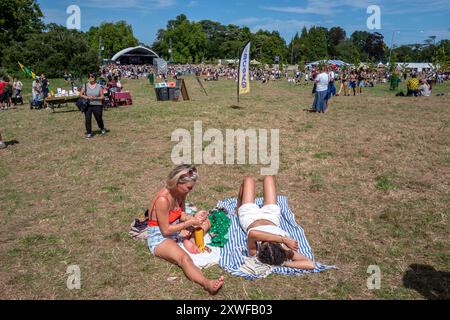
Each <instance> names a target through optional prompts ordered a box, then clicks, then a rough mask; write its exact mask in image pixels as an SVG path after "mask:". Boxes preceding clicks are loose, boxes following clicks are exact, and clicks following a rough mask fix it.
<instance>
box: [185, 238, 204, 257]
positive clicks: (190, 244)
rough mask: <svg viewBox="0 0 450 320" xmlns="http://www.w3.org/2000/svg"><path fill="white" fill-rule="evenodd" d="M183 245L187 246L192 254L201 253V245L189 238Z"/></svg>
mask: <svg viewBox="0 0 450 320" xmlns="http://www.w3.org/2000/svg"><path fill="white" fill-rule="evenodd" d="M183 245H184V247H185V248H186V250H187V251H188V252H189V253H191V254H197V253H200V249H199V247H198V246H197V245H196V244H195V243H194V242H192V241H191V240H188V239H186V240H184V241H183Z"/></svg>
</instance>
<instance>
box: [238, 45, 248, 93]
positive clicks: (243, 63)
mask: <svg viewBox="0 0 450 320" xmlns="http://www.w3.org/2000/svg"><path fill="white" fill-rule="evenodd" d="M238 85H239V95H241V94H245V93H249V92H250V42H249V43H247V45H246V46H245V48H244V50H243V51H242V55H241V59H240V60H239V83H238Z"/></svg>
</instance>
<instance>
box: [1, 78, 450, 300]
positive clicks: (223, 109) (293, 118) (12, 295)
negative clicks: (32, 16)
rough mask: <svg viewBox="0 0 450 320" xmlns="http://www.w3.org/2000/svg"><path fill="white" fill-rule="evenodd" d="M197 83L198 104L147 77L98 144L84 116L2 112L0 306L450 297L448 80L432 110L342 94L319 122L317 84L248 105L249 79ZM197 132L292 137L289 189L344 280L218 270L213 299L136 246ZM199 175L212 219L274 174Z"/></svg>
mask: <svg viewBox="0 0 450 320" xmlns="http://www.w3.org/2000/svg"><path fill="white" fill-rule="evenodd" d="M186 81H187V88H188V90H189V93H190V96H191V101H183V102H156V99H155V94H154V91H153V89H152V88H151V87H150V85H149V84H148V81H146V80H130V81H125V82H124V85H125V87H126V88H128V89H129V90H130V91H131V92H132V94H133V99H134V105H133V106H132V107H120V108H116V109H108V110H107V111H105V113H104V120H105V124H106V126H107V128H108V129H110V132H109V133H108V134H107V135H105V136H101V135H96V136H95V137H94V138H93V139H92V140H90V141H88V140H86V139H85V138H84V117H83V115H82V114H80V113H79V112H78V110H76V107H75V106H74V105H69V106H67V107H64V108H60V109H56V110H55V112H51V111H48V110H30V109H29V108H28V106H27V105H26V104H25V105H24V106H19V107H17V108H14V109H12V110H8V111H1V112H0V132H1V133H2V135H3V137H4V139H5V140H6V141H8V142H9V143H8V144H9V146H8V148H7V149H5V150H0V261H1V263H0V299H239V300H246V299H422V298H433V297H438V296H439V297H441V298H442V297H447V298H448V297H449V293H448V286H449V282H445V281H447V280H448V279H449V273H450V245H449V227H450V221H449V219H450V96H449V93H450V85H449V84H445V85H440V86H438V87H436V88H435V90H434V92H433V96H432V97H429V98H406V97H395V96H394V94H393V93H392V92H390V91H389V90H388V88H387V87H386V86H382V85H380V86H378V87H375V88H367V89H365V92H364V94H363V95H362V96H356V97H344V96H341V97H336V98H334V99H333V100H332V102H331V108H330V111H329V112H328V113H326V114H323V115H320V114H314V113H309V112H306V111H305V109H308V108H309V107H310V105H311V103H312V95H311V87H309V86H294V85H292V84H289V83H287V82H284V81H283V82H270V83H269V84H268V85H263V84H261V83H252V92H251V93H250V94H249V95H246V96H243V97H242V98H241V103H240V105H239V107H237V106H236V97H235V92H236V91H235V84H234V82H231V81H226V80H221V81H219V82H205V83H204V85H205V88H206V90H207V92H208V96H206V95H205V94H204V93H203V91H202V90H201V88H200V87H199V85H198V83H197V82H196V81H195V79H193V78H189V77H187V78H186ZM52 82H53V86H54V87H56V86H57V84H59V85H61V83H62V82H61V81H60V80H54V81H52ZM30 87H31V85H30V83H29V82H26V88H27V89H29V88H30ZM66 88H67V85H66ZM438 92H443V93H446V95H445V96H439V97H438V96H435V94H436V93H438ZM28 98H29V91H26V99H25V100H26V101H28ZM195 120H202V121H203V129H204V130H206V129H207V128H217V129H219V130H221V131H222V132H224V131H225V130H226V129H238V128H240V129H248V128H255V129H259V128H261V129H279V130H280V168H279V172H278V175H277V177H276V180H277V186H278V190H279V193H280V194H282V195H286V196H287V197H288V198H289V203H290V206H291V208H292V211H293V212H294V214H295V216H296V220H297V222H298V223H299V224H300V225H301V226H302V227H303V228H304V230H305V233H306V235H307V237H308V240H309V243H310V245H311V247H312V249H313V251H314V254H315V256H316V259H317V261H319V262H321V263H324V264H329V265H336V266H337V267H338V268H339V269H338V270H331V271H326V272H323V273H318V274H309V275H301V276H298V277H297V276H296V277H291V276H278V275H276V276H269V277H268V278H265V279H261V280H254V281H247V280H244V279H242V278H237V277H233V276H231V275H230V274H228V273H226V272H225V271H223V270H222V269H220V268H219V267H218V266H214V267H212V268H209V269H207V270H206V271H205V273H206V274H207V275H208V276H210V277H216V276H218V275H221V274H223V275H224V276H225V285H224V287H223V288H222V290H221V291H220V292H219V294H218V295H217V296H215V297H210V296H209V295H208V294H206V293H205V292H204V291H203V290H201V289H200V287H197V286H194V285H192V283H191V282H190V281H188V280H187V279H186V278H185V276H184V275H183V273H182V271H181V269H179V268H178V267H176V266H174V265H171V264H169V263H167V262H165V261H162V260H160V259H157V258H155V257H153V256H152V255H151V254H150V252H149V250H148V248H147V246H146V243H144V242H139V241H136V240H132V239H130V238H129V236H128V234H127V232H128V228H129V225H130V223H131V222H132V220H133V219H134V217H136V216H137V215H138V214H139V213H140V212H142V210H143V209H144V208H146V207H148V205H149V202H150V198H151V197H152V196H153V195H154V193H155V192H156V191H157V190H158V188H159V187H161V185H162V181H163V180H164V178H165V177H166V175H167V174H168V172H169V170H170V169H171V168H172V167H173V164H172V162H171V152H172V148H173V147H174V145H175V144H176V143H175V142H171V133H172V132H173V131H174V130H175V129H177V128H185V129H187V130H189V131H191V132H192V131H193V128H194V121H195ZM93 124H95V121H94V122H93ZM94 127H95V125H94ZM198 168H199V173H200V182H199V184H198V185H197V186H196V188H195V190H194V191H193V192H192V194H191V195H190V197H189V200H190V201H191V202H193V203H195V204H196V205H197V206H198V207H201V208H205V209H210V208H212V207H214V205H215V204H216V202H217V200H220V199H223V198H226V197H233V196H235V195H236V193H237V191H238V188H239V184H240V181H241V179H242V177H243V175H244V174H253V175H255V176H258V175H259V172H260V168H261V165H256V166H254V165H249V164H246V165H236V164H235V165H199V166H198ZM259 186H260V184H259ZM259 191H261V189H259ZM70 265H78V266H79V267H80V269H81V284H82V287H81V289H80V290H68V289H67V287H66V281H67V274H66V270H67V267H68V266H70ZM369 265H377V266H379V267H380V270H381V276H382V278H381V288H380V289H379V290H369V289H368V288H367V278H368V277H369V276H370V274H368V273H367V268H368V266H369ZM413 265H422V267H420V268H419V269H418V268H417V267H413ZM411 268H413V269H414V270H413V269H411ZM433 270H434V271H433ZM172 277H176V279H175V280H172V281H169V280H168V279H169V278H172ZM446 279H447V280H446Z"/></svg>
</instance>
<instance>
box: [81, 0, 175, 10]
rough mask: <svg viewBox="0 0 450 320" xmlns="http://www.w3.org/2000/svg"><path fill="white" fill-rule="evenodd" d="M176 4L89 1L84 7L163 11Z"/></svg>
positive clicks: (140, 0) (171, 1)
mask: <svg viewBox="0 0 450 320" xmlns="http://www.w3.org/2000/svg"><path fill="white" fill-rule="evenodd" d="M174 4H175V0H126V1H112V0H89V1H86V2H85V3H83V5H82V6H85V7H91V8H100V9H162V8H168V7H171V6H173V5H174Z"/></svg>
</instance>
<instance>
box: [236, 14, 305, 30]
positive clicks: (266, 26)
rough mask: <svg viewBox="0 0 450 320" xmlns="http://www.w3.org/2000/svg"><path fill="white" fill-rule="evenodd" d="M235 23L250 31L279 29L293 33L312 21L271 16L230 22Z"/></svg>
mask: <svg viewBox="0 0 450 320" xmlns="http://www.w3.org/2000/svg"><path fill="white" fill-rule="evenodd" d="M232 23H233V24H236V25H241V26H242V25H244V26H248V27H249V28H250V30H251V31H252V32H256V31H258V30H260V29H262V30H268V31H279V32H280V33H295V32H300V31H301V30H302V29H303V27H307V28H309V27H311V26H312V25H313V24H314V23H312V22H310V21H303V20H295V19H288V20H280V19H273V18H255V17H249V18H243V19H239V20H235V21H233V22H232Z"/></svg>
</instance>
